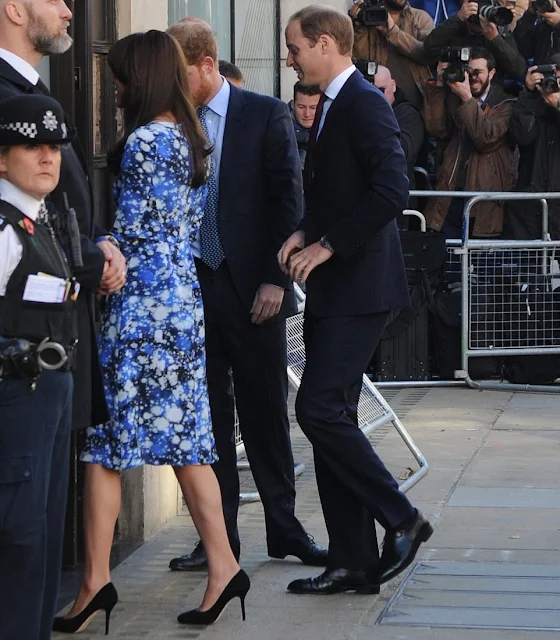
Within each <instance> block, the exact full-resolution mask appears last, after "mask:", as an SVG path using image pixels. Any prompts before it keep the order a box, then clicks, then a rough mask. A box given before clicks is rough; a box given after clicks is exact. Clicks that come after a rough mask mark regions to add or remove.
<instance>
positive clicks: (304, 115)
mask: <svg viewBox="0 0 560 640" xmlns="http://www.w3.org/2000/svg"><path fill="white" fill-rule="evenodd" d="M320 97H321V96H320V94H318V95H316V96H306V95H304V94H303V93H299V92H298V93H296V97H295V99H294V101H293V108H294V115H295V118H296V121H297V123H298V124H300V125H301V126H302V127H303V128H304V129H310V128H311V127H312V125H313V120H314V119H315V111H317V105H318V104H319V98H320Z"/></svg>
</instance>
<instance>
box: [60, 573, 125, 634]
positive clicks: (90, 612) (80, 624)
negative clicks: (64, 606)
mask: <svg viewBox="0 0 560 640" xmlns="http://www.w3.org/2000/svg"><path fill="white" fill-rule="evenodd" d="M118 601H119V595H118V593H117V590H116V589H115V586H114V585H113V583H112V582H109V583H108V584H106V585H105V586H104V587H103V589H101V590H100V591H98V592H97V593H96V594H95V596H94V597H93V599H92V601H91V602H90V603H89V604H88V605H87V607H86V608H85V609H84V610H83V611H80V613H78V615H76V616H73V617H72V618H63V617H58V618H55V619H54V621H53V626H52V630H53V631H58V633H80V631H83V630H84V629H85V628H86V627H87V626H88V625H89V623H90V622H91V621H92V620H93V617H94V616H95V614H96V613H98V612H99V611H105V635H106V636H107V635H109V621H110V619H111V612H112V611H113V609H114V608H115V605H116V604H117V602H118Z"/></svg>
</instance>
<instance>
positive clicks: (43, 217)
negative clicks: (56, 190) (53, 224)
mask: <svg viewBox="0 0 560 640" xmlns="http://www.w3.org/2000/svg"><path fill="white" fill-rule="evenodd" d="M48 221H49V210H48V209H47V205H46V204H45V201H44V200H43V202H41V205H40V207H39V213H38V214H37V222H39V224H47V222H48Z"/></svg>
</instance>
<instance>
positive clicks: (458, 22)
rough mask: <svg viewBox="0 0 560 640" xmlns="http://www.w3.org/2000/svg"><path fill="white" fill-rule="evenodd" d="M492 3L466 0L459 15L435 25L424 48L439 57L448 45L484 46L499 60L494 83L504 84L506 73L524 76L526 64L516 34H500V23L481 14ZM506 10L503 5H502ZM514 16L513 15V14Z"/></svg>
mask: <svg viewBox="0 0 560 640" xmlns="http://www.w3.org/2000/svg"><path fill="white" fill-rule="evenodd" d="M489 4H490V3H489V2H485V3H483V2H480V4H479V3H478V2H470V1H469V0H463V4H462V5H461V9H460V10H459V12H458V13H457V15H454V16H452V17H451V18H449V19H448V20H445V22H442V23H441V24H440V25H439V27H436V28H435V29H434V30H433V31H432V33H431V34H430V35H429V36H428V37H427V38H426V40H425V41H424V49H425V50H426V53H427V54H428V56H429V57H430V59H431V60H437V59H438V57H439V55H440V53H441V50H442V49H445V48H446V47H451V46H453V47H470V48H473V47H484V48H485V49H488V51H489V52H490V53H491V54H492V56H493V57H494V59H495V60H496V77H495V80H494V84H499V85H500V86H502V87H503V85H504V75H506V74H507V75H508V76H510V77H511V78H520V79H521V78H523V76H524V75H525V70H526V66H527V65H526V64H525V60H524V59H523V56H522V55H521V54H520V53H519V51H518V49H517V45H516V42H515V38H514V37H513V34H511V33H508V34H506V35H505V36H502V35H500V33H499V31H498V26H497V25H496V24H495V23H493V22H489V21H487V20H485V19H484V18H482V17H478V16H479V11H480V7H483V6H488V5H489ZM500 8H501V9H503V10H504V11H506V9H505V8H504V7H500ZM512 17H513V16H512Z"/></svg>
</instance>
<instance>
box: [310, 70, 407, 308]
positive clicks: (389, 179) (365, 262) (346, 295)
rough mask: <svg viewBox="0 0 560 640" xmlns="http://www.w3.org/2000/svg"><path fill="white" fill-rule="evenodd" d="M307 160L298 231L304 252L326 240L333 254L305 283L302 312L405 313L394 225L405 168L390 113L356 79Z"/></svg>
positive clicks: (401, 205)
mask: <svg viewBox="0 0 560 640" xmlns="http://www.w3.org/2000/svg"><path fill="white" fill-rule="evenodd" d="M308 158H309V156H308ZM313 159H314V160H313V167H312V172H311V171H308V170H307V169H308V168H306V171H305V172H304V175H305V176H306V184H305V201H306V214H305V216H304V218H303V220H302V223H301V228H302V229H303V230H304V231H305V241H306V244H312V243H313V242H317V240H319V239H320V238H321V237H322V236H323V235H326V236H327V239H328V241H329V242H330V244H331V245H332V247H333V249H334V251H335V254H334V255H333V257H332V258H330V259H329V260H328V261H327V262H325V263H323V264H322V265H320V266H319V267H317V268H316V269H315V270H314V271H313V272H312V273H311V275H310V276H309V278H308V280H307V302H306V304H307V306H308V308H309V310H310V311H311V312H312V313H313V314H314V315H317V316H325V317H326V316H348V315H363V314H370V313H380V312H383V311H389V310H391V309H397V308H404V307H408V306H409V304H410V302H409V297H408V287H407V281H406V273H405V269H404V262H403V257H402V252H401V244H400V240H399V235H398V231H397V225H396V223H395V218H396V216H397V215H398V214H399V213H400V212H401V211H402V210H403V209H405V208H406V204H407V200H408V179H407V177H406V160H405V157H404V153H403V150H402V148H401V145H400V143H399V128H398V125H397V123H396V120H395V116H394V113H393V110H392V109H391V107H390V106H389V104H388V102H387V100H386V99H385V97H384V96H383V94H382V93H381V92H380V91H379V90H378V89H376V88H375V87H373V86H372V85H371V84H369V83H368V82H366V80H364V79H363V77H362V75H361V73H360V72H359V71H356V72H355V73H353V74H352V75H351V76H350V78H349V79H348V80H347V82H346V83H345V84H344V86H343V88H342V89H341V91H340V93H339V94H338V96H337V97H336V99H335V100H334V102H333V103H332V104H331V106H330V108H329V110H328V112H327V115H326V118H325V123H324V125H323V128H322V131H321V133H320V135H319V138H318V140H317V144H316V146H315V149H314V152H313ZM310 174H312V175H310Z"/></svg>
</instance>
